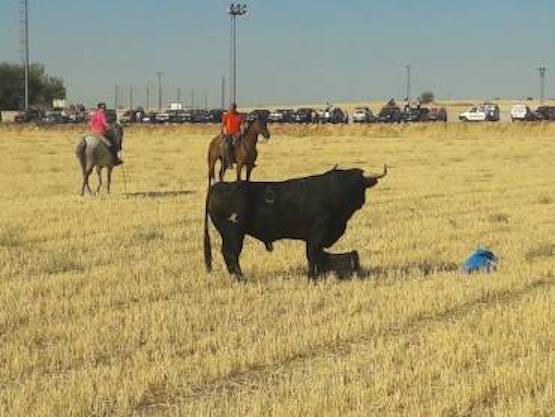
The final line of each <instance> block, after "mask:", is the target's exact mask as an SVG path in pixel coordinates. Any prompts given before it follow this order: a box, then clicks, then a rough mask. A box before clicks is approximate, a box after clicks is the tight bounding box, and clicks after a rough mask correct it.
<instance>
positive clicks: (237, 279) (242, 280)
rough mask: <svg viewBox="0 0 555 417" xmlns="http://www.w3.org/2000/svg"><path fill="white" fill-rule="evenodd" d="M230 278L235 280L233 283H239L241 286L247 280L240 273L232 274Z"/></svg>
mask: <svg viewBox="0 0 555 417" xmlns="http://www.w3.org/2000/svg"><path fill="white" fill-rule="evenodd" d="M231 276H232V277H233V278H235V281H237V282H240V283H241V284H244V283H245V282H247V279H246V278H245V276H244V275H243V274H242V273H234V274H232V275H231Z"/></svg>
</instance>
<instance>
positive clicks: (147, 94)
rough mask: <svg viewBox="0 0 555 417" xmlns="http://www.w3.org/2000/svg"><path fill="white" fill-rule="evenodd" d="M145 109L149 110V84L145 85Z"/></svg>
mask: <svg viewBox="0 0 555 417" xmlns="http://www.w3.org/2000/svg"><path fill="white" fill-rule="evenodd" d="M146 110H147V111H148V110H150V86H148V85H147V86H146Z"/></svg>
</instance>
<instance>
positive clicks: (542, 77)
mask: <svg viewBox="0 0 555 417" xmlns="http://www.w3.org/2000/svg"><path fill="white" fill-rule="evenodd" d="M536 69H537V71H538V72H539V73H540V104H543V100H544V99H545V72H546V71H547V68H546V67H539V68H536Z"/></svg>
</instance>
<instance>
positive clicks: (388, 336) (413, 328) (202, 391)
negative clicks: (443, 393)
mask: <svg viewBox="0 0 555 417" xmlns="http://www.w3.org/2000/svg"><path fill="white" fill-rule="evenodd" d="M553 287H555V279H554V278H544V279H539V280H537V281H534V282H532V283H530V284H529V285H527V286H524V287H522V288H519V289H517V290H513V291H511V290H508V289H505V290H499V291H494V292H492V291H488V292H486V293H485V294H483V295H482V296H480V297H477V298H474V299H472V300H469V301H466V302H464V303H461V304H458V305H455V306H453V307H451V308H448V309H445V310H443V311H437V312H430V313H422V314H417V315H414V316H412V317H410V318H409V319H408V320H407V321H406V322H404V323H398V324H393V325H391V326H389V327H388V328H386V329H384V330H383V331H381V332H378V333H375V334H372V335H364V336H360V337H355V338H350V339H346V340H342V341H339V342H337V343H334V344H332V345H323V346H317V347H315V349H314V350H311V351H304V352H299V353H298V354H295V355H293V356H291V357H290V358H289V359H287V360H285V361H282V362H277V363H272V364H267V365H254V366H252V367H250V368H248V369H246V370H243V371H239V372H232V373H231V374H229V375H226V376H224V377H221V378H217V379H214V380H212V381H208V382H206V383H204V384H201V385H197V386H192V387H190V388H189V389H190V392H188V393H184V394H178V395H177V397H178V398H179V400H184V401H187V400H195V399H197V400H198V399H203V398H210V397H213V396H217V395H218V394H220V393H221V392H230V391H234V390H237V389H240V388H242V387H246V386H250V387H252V388H253V389H254V388H255V387H256V386H259V385H261V384H263V383H264V382H265V381H268V380H269V379H271V377H272V374H278V373H279V374H281V373H283V370H284V369H285V368H292V367H302V366H303V365H305V364H306V363H308V362H310V361H311V360H315V359H318V358H324V357H326V356H329V355H333V356H340V357H343V356H347V355H349V354H350V353H351V352H352V350H353V348H355V347H356V348H360V347H364V346H365V345H369V344H371V343H372V342H373V341H374V340H375V339H378V338H383V339H385V340H386V341H388V340H393V339H395V338H396V337H398V336H400V335H403V334H408V333H414V332H419V331H421V330H423V329H425V328H426V327H428V326H431V325H434V324H439V323H443V322H446V321H458V320H461V319H463V318H465V317H466V316H468V315H469V314H471V313H472V312H475V311H484V310H488V309H491V308H493V307H495V306H499V305H504V306H507V305H511V304H514V303H516V302H518V301H520V300H522V299H523V298H525V297H527V296H528V295H530V294H532V293H533V292H535V291H539V290H549V289H552V288H553ZM168 402H171V396H170V398H165V399H164V404H165V405H166V406H167V404H168ZM157 407H160V408H165V406H163V405H162V403H161V402H158V401H154V402H148V401H146V402H144V403H141V404H139V405H138V406H137V407H136V408H135V411H137V412H139V413H141V412H147V410H148V412H151V411H153V409H154V408H157ZM154 411H155V410H154Z"/></svg>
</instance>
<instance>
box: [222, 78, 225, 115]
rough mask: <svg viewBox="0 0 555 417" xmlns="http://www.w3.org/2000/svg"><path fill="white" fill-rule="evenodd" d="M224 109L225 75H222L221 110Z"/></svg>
mask: <svg viewBox="0 0 555 417" xmlns="http://www.w3.org/2000/svg"><path fill="white" fill-rule="evenodd" d="M223 109H225V77H222V110H223Z"/></svg>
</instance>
